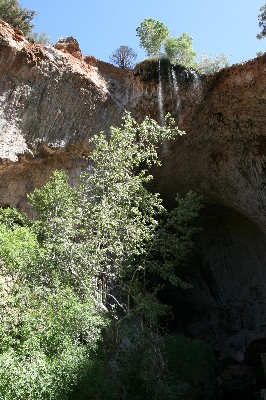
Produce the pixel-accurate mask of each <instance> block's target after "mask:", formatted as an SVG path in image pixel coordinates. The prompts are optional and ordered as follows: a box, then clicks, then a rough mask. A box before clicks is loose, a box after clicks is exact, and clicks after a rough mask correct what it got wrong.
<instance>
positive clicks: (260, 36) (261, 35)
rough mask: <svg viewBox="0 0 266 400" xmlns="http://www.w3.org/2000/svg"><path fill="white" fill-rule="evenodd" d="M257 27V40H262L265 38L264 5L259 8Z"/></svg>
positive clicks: (265, 5) (265, 12)
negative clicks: (258, 29) (258, 31)
mask: <svg viewBox="0 0 266 400" xmlns="http://www.w3.org/2000/svg"><path fill="white" fill-rule="evenodd" d="M258 18H259V27H260V28H261V32H260V33H258V34H257V39H263V38H264V37H265V36H266V4H264V6H262V7H261V8H260V14H259V17H258Z"/></svg>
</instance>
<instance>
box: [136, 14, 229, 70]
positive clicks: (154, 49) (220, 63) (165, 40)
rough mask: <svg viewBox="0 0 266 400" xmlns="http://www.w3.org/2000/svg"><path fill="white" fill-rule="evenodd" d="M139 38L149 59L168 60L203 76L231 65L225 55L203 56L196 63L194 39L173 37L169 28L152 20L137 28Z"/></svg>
mask: <svg viewBox="0 0 266 400" xmlns="http://www.w3.org/2000/svg"><path fill="white" fill-rule="evenodd" d="M137 36H139V39H140V47H142V48H143V49H144V50H145V52H146V54H147V56H148V57H152V58H168V59H169V60H170V62H171V63H172V64H179V65H182V66H184V67H185V68H187V69H192V70H195V71H197V72H199V73H202V74H210V73H213V72H216V71H218V70H219V69H221V68H224V67H226V66H228V65H229V63H228V59H229V57H228V56H226V55H225V54H221V55H214V56H211V55H208V54H203V55H202V56H201V57H200V59H199V60H198V61H196V58H197V53H196V52H195V51H194V49H193V38H192V36H191V35H190V34H188V33H182V34H181V35H180V36H179V37H178V38H175V37H173V36H172V35H171V33H170V30H169V28H168V27H167V26H166V25H164V24H163V23H162V22H160V21H156V20H154V19H152V18H148V19H144V21H142V23H141V24H140V26H139V27H138V28H137Z"/></svg>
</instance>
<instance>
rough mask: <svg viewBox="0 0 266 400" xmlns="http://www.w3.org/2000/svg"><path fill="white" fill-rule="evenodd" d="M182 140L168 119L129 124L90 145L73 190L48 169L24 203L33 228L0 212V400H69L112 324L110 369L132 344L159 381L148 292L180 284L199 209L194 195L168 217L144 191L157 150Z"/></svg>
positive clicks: (155, 306)
mask: <svg viewBox="0 0 266 400" xmlns="http://www.w3.org/2000/svg"><path fill="white" fill-rule="evenodd" d="M182 133H183V132H180V131H179V130H178V129H177V128H176V127H175V124H174V121H173V120H172V119H171V118H169V117H166V125H165V126H164V127H160V126H159V125H158V124H157V123H156V122H155V121H153V120H152V119H150V118H145V120H144V121H143V122H142V123H141V124H138V123H137V122H136V121H135V120H134V119H133V118H131V116H130V115H129V114H126V115H125V117H124V121H123V125H122V126H121V127H119V128H115V127H111V128H110V133H108V135H106V134H104V133H101V134H99V135H96V136H95V137H93V139H92V143H91V144H92V147H93V148H94V151H93V153H92V155H91V157H90V159H89V160H88V165H87V169H86V171H85V172H83V173H82V174H81V177H80V181H79V182H78V183H77V185H76V186H75V187H71V186H70V184H69V177H68V175H67V173H66V172H63V171H57V172H55V173H54V174H53V176H52V177H51V179H50V180H49V181H48V182H47V184H46V185H45V186H44V187H43V188H41V189H36V190H35V191H34V192H33V193H32V194H31V195H30V196H29V199H30V203H31V205H32V206H33V208H34V209H35V211H36V212H37V217H36V218H35V219H34V220H29V219H28V218H27V217H26V216H25V215H23V214H20V213H18V212H17V211H16V210H1V211H0V260H1V262H0V275H1V276H2V277H3V280H2V284H1V285H0V292H1V293H0V299H1V302H2V303H1V306H2V307H1V309H2V310H4V312H3V313H2V314H1V325H0V366H1V368H0V398H4V399H5V400H11V399H12V400H20V399H22V398H27V399H29V400H33V399H34V400H36V399H37V400H41V399H42V400H46V399H47V400H48V399H55V400H62V399H67V398H69V394H70V393H71V392H72V391H73V389H74V388H75V387H76V386H77V384H78V382H80V381H81V380H82V379H81V378H82V376H83V375H84V374H85V377H86V376H88V374H89V373H90V372H88V371H90V370H93V352H94V351H95V349H96V348H97V344H98V342H99V339H100V338H101V329H102V328H103V327H105V326H106V325H107V324H108V321H109V319H110V318H109V317H111V316H113V326H114V327H113V329H114V330H115V332H116V334H115V335H114V337H115V340H113V342H112V343H113V345H114V346H116V349H115V355H114V353H112V357H115V359H116V361H117V363H119V366H120V367H121V366H122V365H123V362H126V360H127V356H126V355H127V354H128V349H127V348H125V347H124V346H123V343H122V342H121V343H122V344H121V346H120V347H119V348H118V347H117V346H118V345H117V343H120V339H121V338H128V339H130V340H131V339H132V338H134V341H135V344H136V349H137V350H138V351H139V350H141V349H143V346H144V348H145V347H148V346H150V350H149V352H148V353H149V355H151V356H152V359H153V363H154V365H155V364H156V363H157V365H161V366H162V369H161V372H160V374H159V375H158V376H160V379H162V378H163V373H164V370H163V363H164V361H162V360H161V358H160V357H161V356H160V353H157V352H156V351H157V350H159V340H158V335H156V330H157V329H158V324H159V319H160V316H162V315H164V314H165V313H166V309H167V307H166V306H165V305H163V304H160V302H159V301H158V299H157V298H156V293H157V291H158V289H159V288H160V287H161V286H162V285H163V283H164V282H171V283H172V284H174V285H180V284H181V285H182V284H183V282H182V281H181V280H180V279H179V278H178V274H177V267H178V265H180V263H181V262H183V261H184V259H185V257H186V255H187V254H188V252H189V251H190V249H191V246H192V235H193V233H194V232H195V229H194V228H193V226H192V225H191V221H192V220H193V219H194V217H195V216H196V215H197V212H198V210H199V208H200V204H199V199H198V197H197V196H195V195H194V194H192V193H189V194H188V195H187V196H186V197H185V198H181V197H179V196H178V197H177V204H176V208H175V209H174V210H172V211H171V212H170V213H168V212H167V210H166V209H165V208H164V207H163V205H162V200H161V198H160V196H159V195H158V194H156V193H151V192H150V191H149V190H148V189H147V184H148V183H149V182H150V181H151V179H152V176H151V174H150V172H149V169H150V168H151V167H152V166H154V165H160V161H159V158H158V154H157V149H158V145H159V143H162V142H163V141H164V140H167V139H174V138H175V137H176V136H177V135H179V134H182ZM103 312H104V313H103ZM151 338H152V340H151ZM156 338H157V339H156ZM109 341H111V339H110V334H109ZM152 346H153V347H152ZM107 348H108V349H109V351H110V346H109V347H107ZM153 350H154V351H153ZM157 354H159V355H158V356H157ZM154 355H156V357H154ZM157 370H158V371H159V369H158V368H157ZM157 370H156V371H157ZM110 373H111V374H113V373H114V374H115V373H116V372H115V371H109V374H110ZM149 376H150V375H149ZM12 377H15V378H13V379H11V378H12ZM153 378H154V376H153V375H152V381H150V382H149V385H148V384H145V387H146V389H147V393H148V391H149V388H150V387H151V383H152V384H154V379H153ZM145 379H146V378H145ZM88 381H89V380H88ZM146 389H145V390H146ZM91 390H92V392H93V388H91ZM89 398H91V399H96V398H99V396H97V395H94V394H92V395H90V396H89Z"/></svg>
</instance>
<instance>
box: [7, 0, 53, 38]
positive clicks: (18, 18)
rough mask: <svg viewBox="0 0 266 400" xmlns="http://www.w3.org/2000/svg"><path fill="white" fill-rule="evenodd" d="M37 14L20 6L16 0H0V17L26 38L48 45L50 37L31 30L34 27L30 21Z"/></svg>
mask: <svg viewBox="0 0 266 400" xmlns="http://www.w3.org/2000/svg"><path fill="white" fill-rule="evenodd" d="M37 14H38V13H37V11H34V10H28V9H27V8H22V7H21V5H20V4H19V2H18V1H17V0H0V19H2V20H3V21H5V22H7V23H8V24H10V25H12V26H13V27H14V28H15V29H20V30H21V31H22V32H23V33H24V35H25V36H26V38H27V39H28V40H30V41H32V42H36V43H41V44H43V45H49V44H51V39H50V38H49V36H47V35H46V33H45V32H42V33H41V34H38V33H36V32H33V30H32V29H33V28H34V24H33V23H32V21H33V19H34V18H35V17H36V15H37Z"/></svg>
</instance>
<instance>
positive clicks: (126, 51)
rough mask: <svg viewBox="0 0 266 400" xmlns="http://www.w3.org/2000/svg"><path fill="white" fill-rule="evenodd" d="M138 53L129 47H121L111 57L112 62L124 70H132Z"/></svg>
mask: <svg viewBox="0 0 266 400" xmlns="http://www.w3.org/2000/svg"><path fill="white" fill-rule="evenodd" d="M136 58H137V53H135V51H134V50H133V49H132V48H131V47H128V46H120V47H119V48H118V49H116V50H115V51H114V52H113V53H112V54H111V56H110V61H111V62H112V63H113V64H114V65H117V66H118V67H119V68H122V69H132V68H133V67H134V63H135V60H136Z"/></svg>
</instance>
